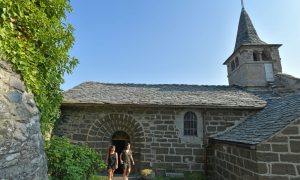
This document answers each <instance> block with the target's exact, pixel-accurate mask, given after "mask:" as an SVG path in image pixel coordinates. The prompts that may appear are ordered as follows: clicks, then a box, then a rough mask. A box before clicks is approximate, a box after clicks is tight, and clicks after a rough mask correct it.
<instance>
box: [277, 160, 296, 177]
mask: <svg viewBox="0 0 300 180" xmlns="http://www.w3.org/2000/svg"><path fill="white" fill-rule="evenodd" d="M272 174H276V175H296V170H295V167H294V165H292V164H287V163H274V164H272Z"/></svg>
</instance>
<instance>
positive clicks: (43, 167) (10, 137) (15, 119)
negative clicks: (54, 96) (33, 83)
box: [0, 60, 47, 180]
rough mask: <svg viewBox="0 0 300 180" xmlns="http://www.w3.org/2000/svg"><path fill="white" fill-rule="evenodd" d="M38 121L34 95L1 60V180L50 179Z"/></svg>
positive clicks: (18, 76)
mask: <svg viewBox="0 0 300 180" xmlns="http://www.w3.org/2000/svg"><path fill="white" fill-rule="evenodd" d="M39 120H40V117H39V111H38V109H37V107H36V105H35V102H34V99H33V95H32V94H31V93H28V92H27V91H26V88H25V86H24V84H23V82H22V80H21V78H20V75H18V74H16V73H14V72H13V71H12V69H11V66H10V65H8V64H7V63H5V62H4V61H2V60H0V179H30V180H32V179H47V161H46V156H45V153H44V145H43V139H42V136H41V131H40V123H39Z"/></svg>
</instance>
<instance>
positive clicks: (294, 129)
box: [282, 126, 299, 135]
mask: <svg viewBox="0 0 300 180" xmlns="http://www.w3.org/2000/svg"><path fill="white" fill-rule="evenodd" d="M282 134H287V135H297V134H299V129H298V127H297V126H290V127H287V128H286V129H285V130H283V131H282Z"/></svg>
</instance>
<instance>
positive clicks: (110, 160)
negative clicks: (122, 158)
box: [106, 146, 118, 180]
mask: <svg viewBox="0 0 300 180" xmlns="http://www.w3.org/2000/svg"><path fill="white" fill-rule="evenodd" d="M115 150H116V147H115V146H109V148H108V152H107V158H106V163H107V173H108V179H109V180H112V179H113V177H114V172H115V170H116V169H117V168H118V153H117V152H115Z"/></svg>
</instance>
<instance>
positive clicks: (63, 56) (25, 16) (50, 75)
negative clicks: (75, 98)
mask: <svg viewBox="0 0 300 180" xmlns="http://www.w3.org/2000/svg"><path fill="white" fill-rule="evenodd" d="M71 10H72V9H71V6H70V0H0V57H1V59H2V60H6V61H9V62H10V63H12V64H13V66H14V68H15V70H16V71H17V72H20V73H21V75H22V78H23V80H24V81H25V84H26V86H27V88H28V90H29V91H31V92H33V94H34V95H35V101H36V103H37V105H38V108H39V110H40V111H41V127H42V133H43V135H45V134H46V133H47V132H49V130H51V128H52V127H53V124H54V121H55V120H56V119H57V117H58V115H59V106H60V103H61V101H62V91H61V89H60V85H61V84H62V83H63V75H64V73H71V71H72V70H73V68H74V67H75V66H76V64H77V63H78V61H77V59H75V58H73V57H70V56H69V54H68V51H69V50H70V48H71V47H72V45H73V43H74V37H73V35H72V34H73V27H72V26H71V25H70V24H68V23H66V22H65V19H66V13H69V12H71Z"/></svg>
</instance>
